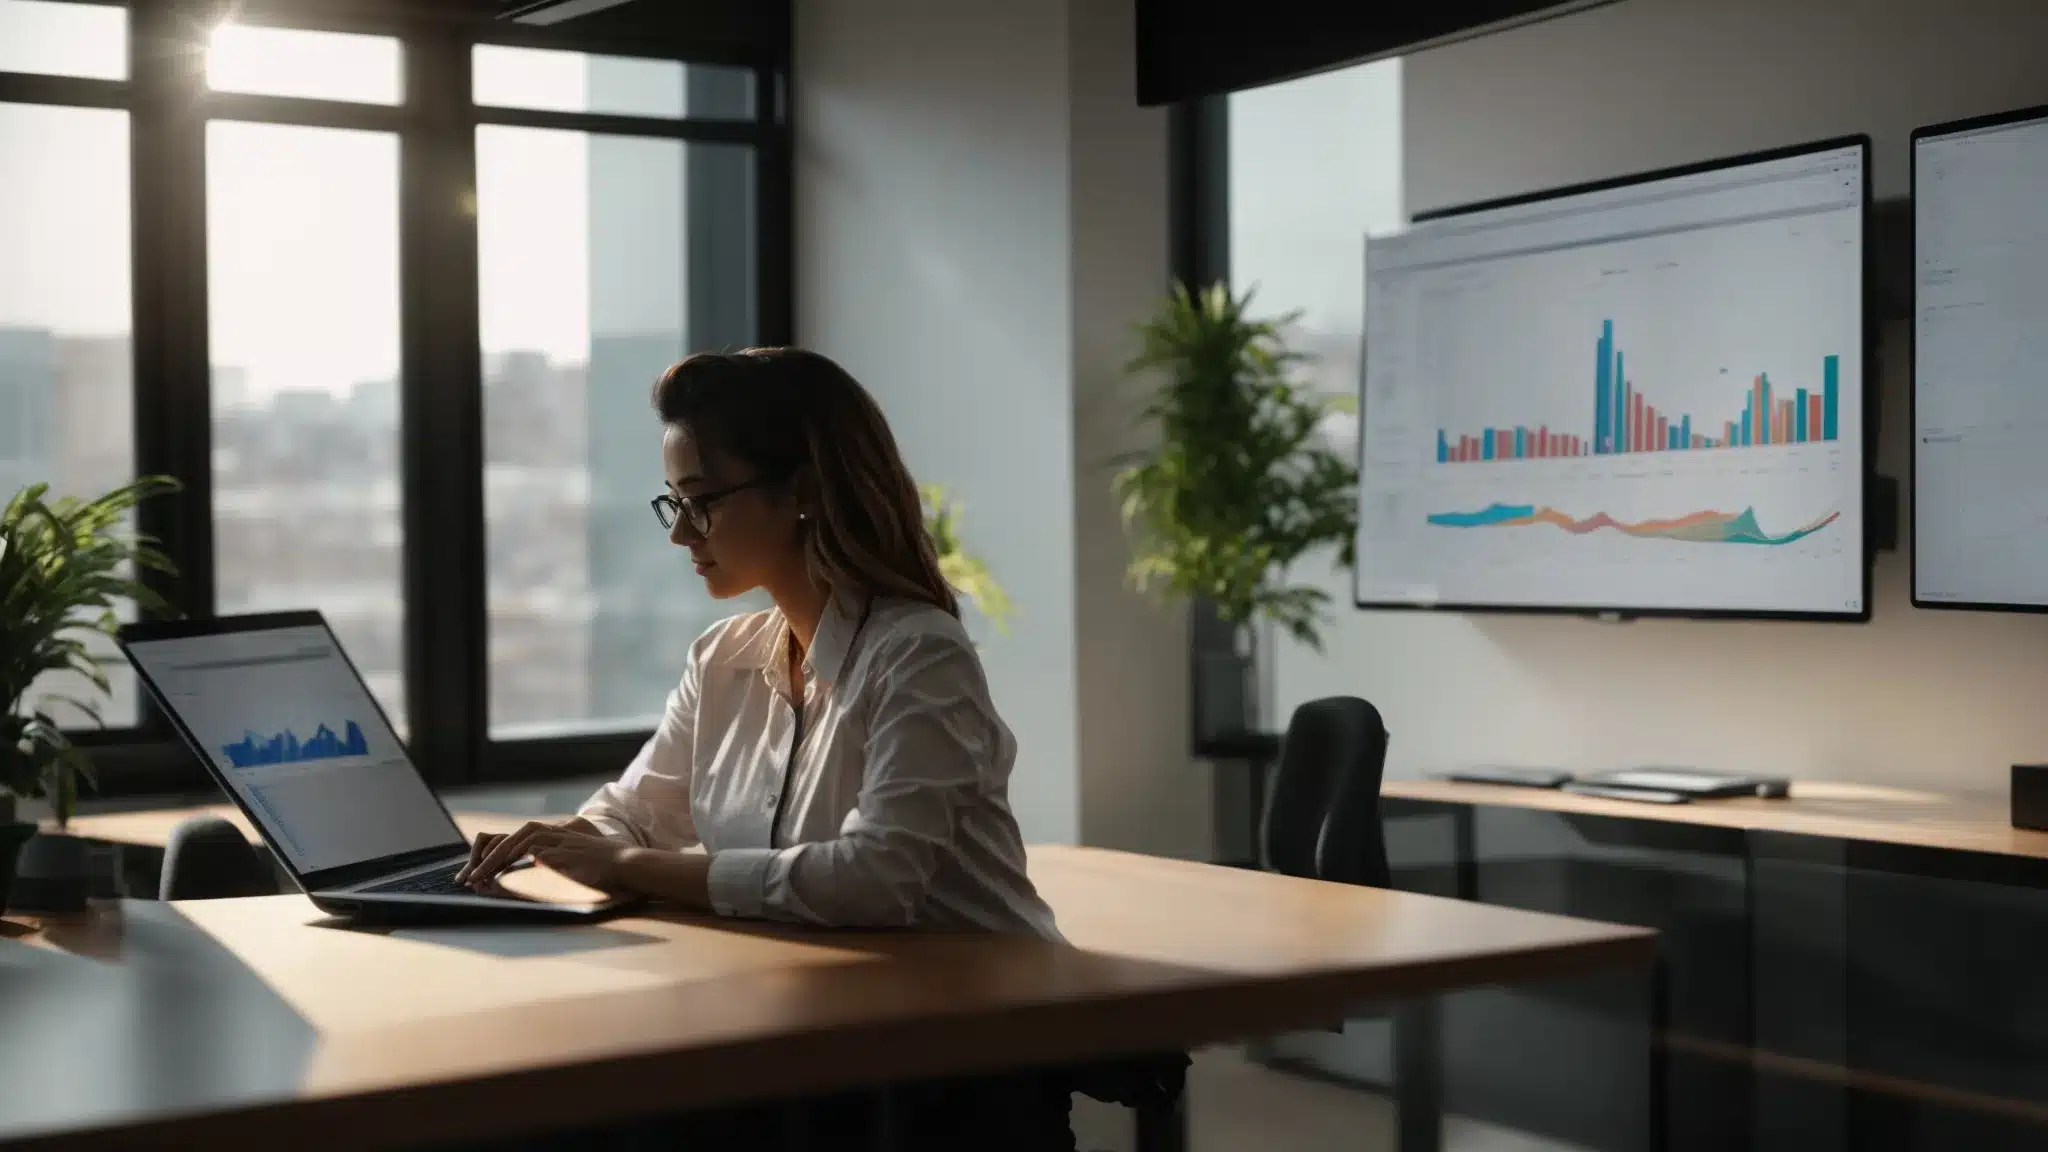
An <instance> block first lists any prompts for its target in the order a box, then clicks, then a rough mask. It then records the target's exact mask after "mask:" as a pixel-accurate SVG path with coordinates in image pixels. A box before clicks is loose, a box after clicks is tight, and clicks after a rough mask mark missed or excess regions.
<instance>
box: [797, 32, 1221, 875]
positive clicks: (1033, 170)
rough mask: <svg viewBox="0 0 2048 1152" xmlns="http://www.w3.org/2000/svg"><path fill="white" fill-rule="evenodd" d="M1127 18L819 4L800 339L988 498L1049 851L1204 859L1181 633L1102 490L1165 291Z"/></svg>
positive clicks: (1028, 793)
mask: <svg viewBox="0 0 2048 1152" xmlns="http://www.w3.org/2000/svg"><path fill="white" fill-rule="evenodd" d="M1130 22H1131V15H1130V11H1129V5H1127V4H1115V3H1102V2H1101V0H1013V2H1008V3H1005V2H1003V0H800V2H799V3H798V4H797V22H796V76H795V83H794V86H793V87H794V107H793V117H794V121H795V124H796V132H797V141H796V151H797V157H796V253H797V296H796V309H797V329H798V339H799V340H800V342H802V343H803V344H805V345H808V346H810V347H813V348H815V349H817V350H818V351H821V352H824V353H826V354H827V355H830V356H833V357H835V358H836V359H838V360H839V361H840V362H841V363H843V364H845V365H846V367H847V368H848V369H849V370H850V371H852V372H853V374H854V375H855V376H856V377H858V378H859V379H860V380H861V381H862V382H863V383H864V384H866V385H867V386H868V387H869V388H870V389H871V390H872V391H873V392H874V393H875V395H876V397H877V399H878V400H879V401H880V402H881V404H882V407H883V408H884V410H885V411H886V412H887V413H888V415H889V419H890V422H891V424H892V425H893V426H894V428H895V431H896V435H897V437H898V439H899V440H900V441H901V443H902V446H903V449H904V452H905V454H906V456H907V457H908V458H909V462H910V466H911V468H912V470H913V471H914V472H915V473H916V474H917V475H918V477H919V478H920V479H925V480H935V481H940V482H943V483H945V484H947V485H949V486H950V487H951V488H952V489H953V490H954V491H955V492H956V493H957V494H958V495H959V496H960V497H961V499H962V500H963V501H965V503H966V506H967V507H966V514H965V525H966V528H965V535H966V538H967V542H968V544H969V546H970V547H971V548H973V549H975V550H976V551H979V552H980V553H981V554H982V555H983V556H984V557H985V558H986V559H987V560H988V562H989V565H990V567H991V568H992V569H993V570H994V572H995V574H996V576H997V578H998V579H999V580H1001V581H1002V582H1003V584H1004V586H1005V587H1006V588H1007V590H1008V591H1009V592H1010V594H1011V596H1012V598H1013V599H1014V600H1015V602H1016V605H1017V609H1018V614H1017V617H1016V618H1015V620H1014V621H1013V627H1012V632H1011V634H1010V635H1008V636H1001V635H996V634H995V633H994V632H993V630H991V629H988V628H986V627H977V628H976V632H977V635H978V636H979V637H980V638H981V640H982V656H983V660H984V662H985V663H986V665H987V668H988V673H989V679H990V682H991V686H992V688H993V690H994V693H995V698H996V702H997V705H998V707H999V708H1000V709H1001V710H1002V712H1003V714H1004V716H1005V718H1006V719H1007V720H1008V721H1009V723H1010V726H1011V727H1012V728H1013V729H1014V730H1015V731H1016V734H1017V740H1018V745H1019V755H1018V763H1017V770H1016V773H1015V775H1014V777H1013V779H1012V786H1011V795H1012V799H1013V801H1014V803H1015V805H1016V808H1017V812H1018V817H1019V821H1020V823H1021V824H1022V825H1023V827H1024V832H1025V835H1026V836H1027V838H1029V839H1032V840H1037V841H1075V840H1079V839H1085V840H1086V841H1088V842H1090V843H1101V844H1113V845H1115V846H1119V847H1133V848H1150V849H1156V850H1172V849H1174V848H1175V847H1176V846H1180V847H1182V848H1183V849H1184V850H1186V851H1189V852H1193V851H1199V850H1201V847H1203V846H1205V843H1206V842H1205V840H1204V839H1203V838H1202V837H1203V834H1204V833H1205V831H1206V829H1207V827H1208V824H1207V814H1206V808H1205V807H1203V806H1202V805H1203V804H1205V802H1206V796H1207V785H1206V781H1205V780H1198V779H1196V778H1195V776H1194V775H1193V770H1192V769H1190V768H1189V767H1188V765H1187V762H1186V757H1185V748H1186V739H1187V736H1186V731H1187V729H1186V714H1185V708H1186V705H1185V695H1186V681H1187V652H1186V643H1185V639H1184V633H1183V632H1180V631H1176V630H1175V629H1176V627H1177V625H1176V624H1175V621H1174V618H1173V617H1172V616H1171V615H1152V614H1151V611H1152V610H1151V609H1150V608H1149V607H1147V606H1145V605H1143V604H1134V603H1133V602H1132V601H1131V598H1130V597H1128V596H1127V595H1126V594H1125V593H1123V592H1122V591H1121V589H1120V587H1119V586H1118V583H1117V579H1116V573H1117V572H1120V570H1121V566H1122V547H1123V546H1122V540H1121V535H1120V529H1119V526H1118V525H1117V523H1116V521H1115V514H1114V509H1113V508H1112V507H1110V506H1108V505H1107V504H1106V503H1105V501H1106V499H1107V498H1106V496H1104V495H1103V493H1104V491H1105V488H1104V486H1105V485H1106V484H1107V482H1108V480H1107V476H1106V475H1104V474H1103V473H1102V472H1101V470H1100V469H1099V468H1098V467H1097V462H1098V461H1099V460H1100V459H1101V458H1102V457H1104V456H1106V455H1108V454H1109V452H1111V451H1113V450H1115V448H1116V447H1120V446H1121V440H1120V435H1121V432H1120V426H1119V424H1118V421H1117V418H1116V410H1117V404H1118V402H1119V401H1118V397H1117V395H1116V394H1115V393H1114V392H1113V391H1112V385H1113V383H1114V382H1115V379H1116V372H1115V366H1116V365H1118V364H1120V363H1121V362H1122V360H1123V358H1124V356H1125V355H1126V354H1127V349H1126V347H1125V346H1124V345H1123V344H1122V343H1121V341H1123V340H1124V339H1126V338H1127V336H1126V333H1127V330H1128V325H1129V324H1130V323H1131V322H1132V321H1133V320H1135V319H1136V318H1137V316H1138V314H1139V313H1140V312H1141V311H1142V310H1143V308H1144V307H1146V306H1147V305H1148V304H1149V303H1150V301H1151V299H1152V298H1153V297H1154V296H1155V295H1156V294H1158V293H1159V292H1160V291H1162V290H1163V287H1164V284H1165V281H1166V277H1167V267H1166V222H1165V218H1166V209H1165V205H1166V181H1165V124H1164V121H1163V119H1162V118H1161V117H1159V116H1158V114H1156V113H1140V112H1138V110H1137V109H1136V108H1135V99H1134V95H1133V92H1134V86H1133V82H1132V78H1131V51H1130V38H1131V29H1130ZM1105 513H1106V515H1107V518H1106V519H1105ZM1083 637H1086V641H1085V643H1084V642H1083V639H1082V638H1083ZM1176 774H1177V775H1178V778H1176ZM1190 797H1191V798H1192V799H1184V798H1190ZM1188 805H1192V806H1193V808H1192V810H1191V811H1187V812H1184V813H1182V812H1180V808H1181V807H1186V806H1188ZM1162 813H1165V814H1167V819H1165V820H1161V819H1160V817H1161V814H1162ZM1177 813H1178V814H1177ZM1176 820H1182V821H1185V822H1187V823H1188V824H1189V825H1190V826H1191V827H1192V828H1193V829H1195V830H1196V831H1195V832H1193V833H1184V832H1183V831H1182V830H1180V829H1179V828H1178V827H1177V826H1176V824H1175V821H1176ZM1190 846H1191V847H1190Z"/></svg>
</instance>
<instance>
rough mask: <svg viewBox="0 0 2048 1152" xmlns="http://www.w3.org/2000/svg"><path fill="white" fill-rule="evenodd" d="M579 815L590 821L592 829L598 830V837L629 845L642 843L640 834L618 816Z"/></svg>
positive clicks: (584, 813) (580, 813) (583, 813)
mask: <svg viewBox="0 0 2048 1152" xmlns="http://www.w3.org/2000/svg"><path fill="white" fill-rule="evenodd" d="M577 815H578V816H580V817H582V818H583V819H584V820H586V821H588V822H589V824H590V826H591V827H592V828H595V829H597V833H598V835H600V836H603V837H604V838H605V839H607V840H623V841H625V842H626V843H628V844H639V843H640V837H639V834H637V833H635V832H634V831H633V829H632V828H630V827H628V826H627V825H626V823H625V821H623V820H620V819H619V818H618V817H616V816H600V815H598V814H597V813H595V812H578V813H577Z"/></svg>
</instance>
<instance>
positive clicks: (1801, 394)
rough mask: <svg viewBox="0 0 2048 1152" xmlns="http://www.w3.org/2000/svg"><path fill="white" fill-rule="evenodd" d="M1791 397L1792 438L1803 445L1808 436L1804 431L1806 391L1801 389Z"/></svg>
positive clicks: (1805, 430)
mask: <svg viewBox="0 0 2048 1152" xmlns="http://www.w3.org/2000/svg"><path fill="white" fill-rule="evenodd" d="M1792 395H1793V400H1792V438H1793V439H1795V440H1797V441H1799V442H1800V443H1801V444H1804V443H1806V437H1807V435H1808V432H1807V429H1806V389H1804V388H1801V389H1800V390H1799V391H1797V392H1794V393H1793V394H1792Z"/></svg>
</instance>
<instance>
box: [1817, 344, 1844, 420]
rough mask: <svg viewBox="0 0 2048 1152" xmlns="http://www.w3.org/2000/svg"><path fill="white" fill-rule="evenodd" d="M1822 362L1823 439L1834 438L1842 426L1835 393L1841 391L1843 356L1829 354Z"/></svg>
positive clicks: (1821, 410)
mask: <svg viewBox="0 0 2048 1152" xmlns="http://www.w3.org/2000/svg"><path fill="white" fill-rule="evenodd" d="M1820 363H1821V394H1820V420H1821V425H1820V438H1821V439H1823V440H1833V439H1835V437H1836V434H1837V432H1838V430H1839V429H1840V427H1841V424H1840V416H1839V413H1840V410H1841V408H1840V404H1839V403H1838V402H1837V400H1836V396H1835V394H1836V393H1837V392H1839V391H1841V387H1840V385H1841V371H1842V358H1841V357H1839V356H1829V357H1828V358H1826V359H1825V360H1822V361H1821V362H1820Z"/></svg>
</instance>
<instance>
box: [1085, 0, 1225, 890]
mask: <svg viewBox="0 0 2048 1152" xmlns="http://www.w3.org/2000/svg"><path fill="white" fill-rule="evenodd" d="M1070 11H1071V20H1072V24H1071V29H1070V32H1071V43H1072V45H1073V55H1072V64H1071V74H1070V76H1071V94H1072V107H1071V110H1070V116H1069V123H1070V124H1071V126H1072V129H1071V130H1072V141H1073V152H1072V160H1073V170H1072V175H1071V180H1072V183H1071V188H1072V194H1073V215H1072V224H1073V272H1074V275H1073V317H1074V322H1073V334H1074V435H1075V485H1074V531H1075V537H1076V554H1075V560H1076V563H1077V568H1076V576H1075V586H1076V591H1077V593H1078V613H1077V616H1076V625H1077V628H1078V630H1079V635H1080V640H1079V643H1078V644H1077V646H1076V656H1077V659H1078V668H1077V672H1078V675H1077V676H1076V679H1075V687H1076V689H1077V690H1078V693H1079V712H1080V719H1081V724H1080V735H1081V839H1082V841H1083V842H1084V843H1088V844H1100V845H1107V846H1113V847H1118V848H1126V849H1130V850H1132V851H1139V852H1150V853H1155V854H1158V855H1166V856H1183V857H1206V856H1207V854H1208V852H1209V850H1210V840H1211V835H1210V830H1211V827H1212V825H1213V817H1212V816H1211V807H1212V804H1211V796H1212V794H1213V791H1214V789H1213V786H1212V784H1211V781H1210V776H1209V770H1208V767H1207V765H1200V764H1194V763H1191V762H1190V761H1189V759H1188V732H1189V728H1188V622H1187V614H1186V611H1185V609H1184V608H1182V607H1179V606H1169V605H1162V604H1155V603H1154V602H1153V601H1152V599H1151V598H1150V597H1146V596H1141V595H1139V594H1137V593H1135V592H1132V591H1131V590H1130V589H1129V587H1128V586H1127V585H1126V583H1125V581H1124V567H1125V565H1126V563H1127V562H1128V561H1129V559H1130V551H1129V549H1128V547H1127V546H1126V544H1125V538H1124V530H1123V521H1122V516H1121V513H1120V511H1119V509H1118V506H1117V502H1116V499H1115V497H1114V495H1113V494H1112V492H1111V491H1110V482H1111V479H1112V477H1113V475H1114V469H1113V468H1112V467H1111V466H1110V465H1109V464H1108V463H1107V462H1108V461H1109V460H1110V458H1112V457H1114V456H1115V455H1117V454H1118V453H1121V452H1125V451H1129V450H1131V449H1134V448H1139V447H1142V446H1143V445H1144V439H1143V437H1142V434H1141V433H1140V432H1139V431H1138V429H1137V428H1136V426H1135V415H1136V410H1137V408H1138V406H1139V403H1140V402H1141V400H1142V396H1143V393H1142V391H1141V388H1142V385H1136V386H1134V382H1132V381H1130V380H1127V379H1126V378H1125V377H1124V375H1123V364H1124V362H1125V361H1126V360H1128V359H1129V358H1130V356H1131V354H1132V353H1133V352H1134V351H1136V340H1135V338H1134V336H1133V334H1132V325H1133V324H1134V323H1136V322H1137V321H1138V320H1139V319H1140V318H1141V317H1142V316H1144V315H1145V314H1147V313H1148V312H1150V311H1151V310H1152V308H1153V307H1154V306H1155V305H1156V304H1157V303H1158V301H1159V299H1160V297H1161V296H1162V295H1163V294H1164V292H1165V287H1166V282H1167V277H1168V273H1169V270H1168V260H1169V257H1168V252H1167V219H1166V190H1167V164H1166V114H1165V112H1163V111H1161V110H1159V109H1146V108H1139V107H1138V106H1137V100H1136V96H1135V82H1134V76H1133V68H1132V62H1133V58H1134V53H1135V51H1136V48H1135V40H1136V25H1135V18H1134V15H1133V11H1134V9H1133V6H1132V5H1131V4H1129V3H1112V2H1106V0H1073V2H1072V4H1071V7H1070Z"/></svg>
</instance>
